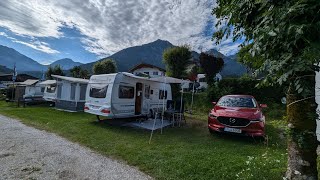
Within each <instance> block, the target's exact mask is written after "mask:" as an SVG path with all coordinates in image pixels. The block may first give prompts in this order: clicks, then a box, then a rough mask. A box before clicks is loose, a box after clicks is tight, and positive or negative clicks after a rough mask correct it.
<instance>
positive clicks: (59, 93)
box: [57, 84, 62, 99]
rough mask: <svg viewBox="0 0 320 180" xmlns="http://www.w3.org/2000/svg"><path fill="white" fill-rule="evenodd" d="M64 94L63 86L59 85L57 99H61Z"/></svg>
mask: <svg viewBox="0 0 320 180" xmlns="http://www.w3.org/2000/svg"><path fill="white" fill-rule="evenodd" d="M61 94H62V84H58V93H57V98H58V99H60V98H61Z"/></svg>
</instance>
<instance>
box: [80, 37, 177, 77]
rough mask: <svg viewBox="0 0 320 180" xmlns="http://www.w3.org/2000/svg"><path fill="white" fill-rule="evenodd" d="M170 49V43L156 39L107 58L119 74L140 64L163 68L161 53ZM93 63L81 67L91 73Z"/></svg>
mask: <svg viewBox="0 0 320 180" xmlns="http://www.w3.org/2000/svg"><path fill="white" fill-rule="evenodd" d="M170 47H173V45H172V44H171V43H170V42H168V41H163V40H160V39H158V40H156V41H154V42H151V43H148V44H144V45H141V46H134V47H129V48H126V49H123V50H121V51H119V52H117V53H115V54H113V55H111V56H109V57H107V58H111V59H113V60H115V62H116V63H117V66H118V71H119V72H122V71H128V70H129V69H130V68H132V67H133V66H135V65H137V64H139V63H142V62H144V63H147V64H152V65H155V66H158V67H161V68H165V66H164V64H163V62H162V53H163V51H164V50H165V49H167V48H170ZM103 59H106V58H103ZM103 59H100V60H99V61H101V60H103ZM94 63H95V62H92V63H88V64H84V65H81V67H82V68H85V69H87V70H89V71H91V70H92V67H93V65H94Z"/></svg>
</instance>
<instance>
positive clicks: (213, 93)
mask: <svg viewBox="0 0 320 180" xmlns="http://www.w3.org/2000/svg"><path fill="white" fill-rule="evenodd" d="M259 82H260V80H256V79H252V78H250V77H248V76H244V77H241V78H225V79H222V80H221V81H220V82H219V83H218V84H217V85H215V86H214V87H209V88H208V91H207V97H208V99H210V100H211V101H217V100H218V99H219V98H220V97H221V96H224V95H227V94H246V95H252V96H254V97H255V98H256V99H257V100H258V101H259V102H277V103H280V100H281V98H282V97H284V96H285V93H284V92H285V91H284V89H283V87H281V86H277V85H274V86H267V87H266V86H263V87H257V84H258V83H259Z"/></svg>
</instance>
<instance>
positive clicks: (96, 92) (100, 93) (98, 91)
mask: <svg viewBox="0 0 320 180" xmlns="http://www.w3.org/2000/svg"><path fill="white" fill-rule="evenodd" d="M107 89H108V86H92V85H91V87H90V93H89V96H90V97H92V98H105V97H106V95H107Z"/></svg>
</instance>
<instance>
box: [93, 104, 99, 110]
mask: <svg viewBox="0 0 320 180" xmlns="http://www.w3.org/2000/svg"><path fill="white" fill-rule="evenodd" d="M91 108H92V109H99V108H100V106H94V105H91Z"/></svg>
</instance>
